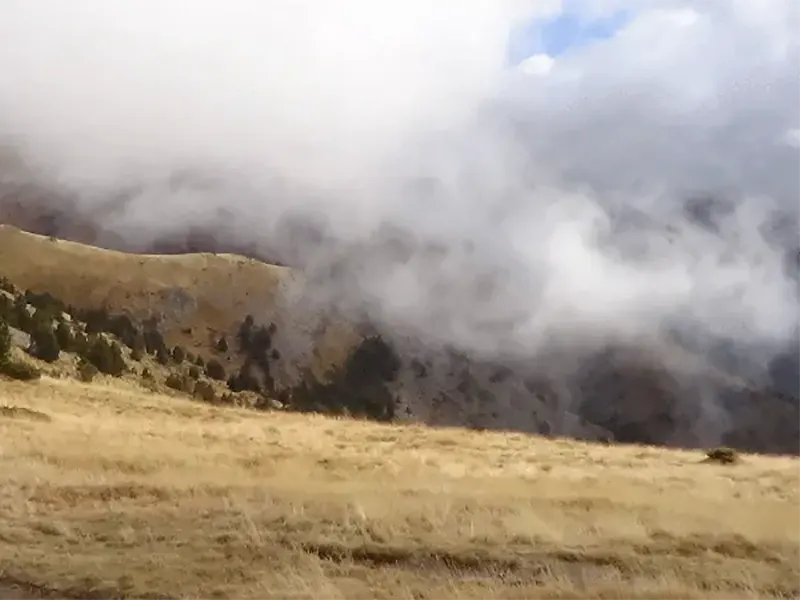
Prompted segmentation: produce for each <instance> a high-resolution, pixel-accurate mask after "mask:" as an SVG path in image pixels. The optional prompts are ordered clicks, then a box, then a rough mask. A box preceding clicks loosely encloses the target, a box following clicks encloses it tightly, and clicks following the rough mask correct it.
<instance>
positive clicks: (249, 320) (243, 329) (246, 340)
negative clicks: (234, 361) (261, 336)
mask: <svg viewBox="0 0 800 600" xmlns="http://www.w3.org/2000/svg"><path fill="white" fill-rule="evenodd" d="M254 322H255V321H254V319H253V315H247V316H246V317H245V319H244V321H243V322H242V324H241V325H240V326H239V331H238V332H237V334H236V338H237V341H238V342H239V352H245V353H247V352H250V340H251V334H252V332H253V323H254Z"/></svg>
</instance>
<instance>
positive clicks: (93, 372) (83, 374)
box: [78, 356, 100, 383]
mask: <svg viewBox="0 0 800 600" xmlns="http://www.w3.org/2000/svg"><path fill="white" fill-rule="evenodd" d="M99 372H100V371H98V369H97V367H95V366H94V365H93V364H92V363H90V362H89V361H88V360H86V359H85V358H83V357H82V356H81V357H80V358H78V379H80V380H81V381H83V382H85V383H90V382H91V381H93V380H94V378H95V377H96V376H97V374H98V373H99Z"/></svg>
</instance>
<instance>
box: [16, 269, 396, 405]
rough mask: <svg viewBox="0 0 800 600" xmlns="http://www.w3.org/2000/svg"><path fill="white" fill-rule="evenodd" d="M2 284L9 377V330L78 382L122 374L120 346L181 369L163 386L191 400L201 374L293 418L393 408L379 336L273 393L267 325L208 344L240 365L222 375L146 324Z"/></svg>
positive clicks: (389, 360)
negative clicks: (68, 356) (272, 401)
mask: <svg viewBox="0 0 800 600" xmlns="http://www.w3.org/2000/svg"><path fill="white" fill-rule="evenodd" d="M6 284H7V280H3V279H2V278H0V290H5V291H6V292H8V294H0V365H6V366H5V367H4V369H5V370H8V369H11V370H13V368H12V367H8V365H9V364H11V362H13V361H10V358H9V357H10V349H11V345H12V344H11V336H10V332H9V326H11V327H14V328H16V329H19V330H21V331H24V332H26V333H28V334H29V335H30V346H29V348H28V352H29V353H30V354H31V355H32V356H35V357H36V358H38V359H40V360H43V361H45V362H51V363H52V362H55V361H57V360H58V359H59V357H60V354H61V352H70V353H74V354H76V355H77V356H78V357H79V367H78V370H79V374H80V376H81V377H82V378H85V379H91V377H92V376H93V375H94V374H95V373H97V372H100V373H105V374H108V375H113V376H120V375H122V374H123V373H124V372H125V371H126V370H127V368H128V367H127V365H126V361H125V359H124V354H123V350H122V347H123V346H127V347H128V348H129V349H130V357H131V359H133V360H134V361H139V360H142V358H143V357H144V356H145V355H151V356H152V357H153V358H154V359H155V360H156V362H158V363H160V364H162V365H164V366H166V367H170V366H182V367H183V369H182V372H173V373H171V374H170V375H169V376H168V377H167V380H166V382H165V383H166V384H167V385H168V386H170V387H173V388H174V389H180V390H182V391H189V393H192V391H194V393H195V395H197V394H198V389H200V387H202V390H200V392H201V393H200V395H201V396H202V397H205V396H213V394H212V393H211V392H209V391H208V389H207V388H208V384H203V385H202V386H198V382H199V381H200V376H201V374H205V375H206V376H207V377H208V378H209V379H212V380H216V381H220V382H226V384H227V387H228V388H229V389H230V390H231V391H232V392H242V391H251V392H255V393H258V394H261V395H264V396H265V397H267V396H272V397H275V396H278V397H280V398H281V399H282V400H283V402H284V404H286V405H288V406H290V407H292V408H295V409H297V410H301V411H318V412H333V413H339V414H343V413H347V414H351V415H354V416H363V417H367V418H372V419H379V420H391V419H392V418H393V417H394V407H395V400H394V397H393V396H392V394H391V393H390V391H389V387H388V384H389V383H390V382H391V381H393V380H394V378H395V377H396V374H397V371H398V369H399V366H400V362H399V359H398V357H397V356H396V354H395V352H394V350H393V349H392V347H391V346H390V345H389V344H387V343H386V341H385V340H384V339H383V338H381V337H380V336H379V335H375V336H371V337H369V338H367V339H365V340H364V341H362V343H361V344H359V345H358V346H357V347H355V348H354V349H353V351H352V352H351V353H350V355H349V357H348V358H347V360H346V361H345V363H344V364H342V365H340V366H338V367H336V368H334V369H332V370H331V371H330V372H329V373H328V375H327V377H326V378H325V381H322V382H320V381H316V380H315V379H313V378H308V379H307V380H306V381H303V382H301V383H300V384H299V385H297V386H294V387H292V388H290V389H286V390H282V391H281V392H278V390H276V388H275V383H274V379H273V376H272V372H271V371H272V365H273V364H274V362H275V361H276V360H279V359H280V354H279V353H278V351H277V350H276V349H275V348H273V339H274V336H275V334H276V333H277V327H276V325H275V324H273V323H270V324H267V325H258V324H256V323H255V320H254V318H253V316H252V315H247V316H246V318H245V319H244V321H243V322H242V323H241V325H240V327H239V328H238V331H237V333H236V337H235V341H234V343H233V344H229V343H228V340H227V339H226V338H225V336H221V337H220V338H218V339H217V340H216V342H215V343H214V344H213V345H214V350H215V351H216V352H217V353H218V354H222V355H226V354H229V353H230V352H231V350H233V351H234V352H235V353H237V354H239V355H240V356H243V357H244V360H243V363H242V366H241V368H240V369H238V371H236V372H235V373H231V374H228V373H227V372H226V369H225V367H224V366H223V364H222V362H221V360H220V359H219V358H212V359H210V360H208V361H207V362H206V361H205V360H204V359H203V358H202V357H201V356H195V355H193V354H191V353H190V352H187V351H186V350H184V349H183V348H182V347H181V346H174V347H172V348H170V347H168V346H167V344H166V342H165V340H164V337H163V335H162V334H161V332H160V331H159V330H158V324H157V322H155V321H154V320H148V321H146V322H144V323H143V324H141V325H140V324H137V323H136V322H134V321H133V320H132V319H131V318H130V317H129V316H128V315H125V314H116V315H112V314H109V312H108V311H106V310H103V309H77V308H74V307H71V306H67V305H65V304H64V303H63V302H62V301H60V300H59V299H58V298H55V297H54V296H52V295H51V294H48V293H36V292H31V291H27V292H25V293H14V292H15V291H14V290H13V286H10V285H6ZM79 323H83V326H82V327H81V326H79V325H78V324H79ZM231 346H233V348H231ZM30 368H32V367H30ZM4 372H5V371H4ZM190 388H191V389H190Z"/></svg>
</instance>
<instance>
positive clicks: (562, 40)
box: [509, 5, 629, 65]
mask: <svg viewBox="0 0 800 600" xmlns="http://www.w3.org/2000/svg"><path fill="white" fill-rule="evenodd" d="M628 19H629V12H628V11H627V10H624V9H618V10H616V11H614V12H612V13H610V14H602V15H592V14H588V15H587V14H584V13H583V12H582V11H581V10H580V8H570V6H569V5H567V6H565V7H563V8H562V9H561V10H560V11H559V12H558V13H557V14H555V15H552V16H546V17H541V18H535V19H532V20H531V21H530V22H528V23H524V24H523V25H522V26H520V28H519V30H518V31H515V32H514V34H513V35H512V37H511V39H510V41H509V61H510V62H511V64H512V65H513V64H518V63H520V62H522V61H523V60H525V59H526V58H530V57H531V56H536V55H542V54H544V55H547V56H550V57H557V56H559V55H560V54H562V53H564V52H567V51H568V50H569V49H571V48H576V47H580V46H582V45H584V44H587V43H590V42H593V41H601V40H604V39H608V38H610V37H613V35H614V34H615V33H616V32H617V31H619V30H620V29H621V28H622V27H624V26H625V24H626V23H627V22H628Z"/></svg>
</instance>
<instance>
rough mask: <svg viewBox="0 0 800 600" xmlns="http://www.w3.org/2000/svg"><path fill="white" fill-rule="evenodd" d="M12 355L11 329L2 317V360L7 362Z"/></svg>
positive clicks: (0, 332) (0, 349) (0, 346)
mask: <svg viewBox="0 0 800 600" xmlns="http://www.w3.org/2000/svg"><path fill="white" fill-rule="evenodd" d="M9 356H11V331H10V330H9V328H8V323H6V321H5V320H4V319H0V362H5V361H7V360H8V358H9Z"/></svg>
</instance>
